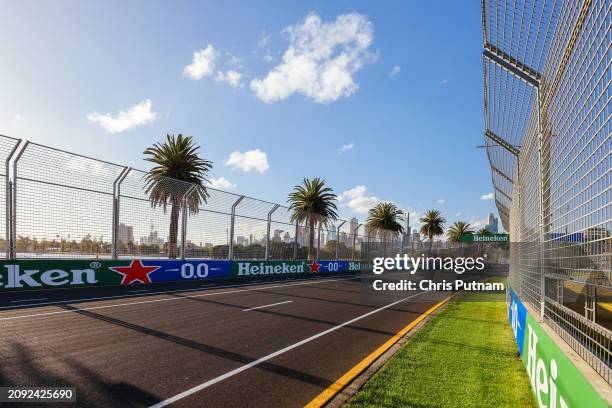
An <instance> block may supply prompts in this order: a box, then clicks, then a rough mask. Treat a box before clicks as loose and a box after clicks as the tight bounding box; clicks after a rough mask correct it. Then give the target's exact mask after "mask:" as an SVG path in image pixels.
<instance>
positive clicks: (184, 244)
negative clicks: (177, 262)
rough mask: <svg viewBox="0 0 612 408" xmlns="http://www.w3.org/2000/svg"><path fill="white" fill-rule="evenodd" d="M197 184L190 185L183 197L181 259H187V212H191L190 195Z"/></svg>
mask: <svg viewBox="0 0 612 408" xmlns="http://www.w3.org/2000/svg"><path fill="white" fill-rule="evenodd" d="M195 188H196V186H195V184H192V185H191V187H189V189H188V190H187V192H186V193H185V194H184V195H183V199H182V203H181V207H182V211H183V214H181V215H182V217H183V218H182V220H181V221H182V222H181V224H182V225H181V259H183V260H184V259H185V249H186V248H187V214H188V212H189V203H188V200H189V196H190V195H191V193H193V190H195Z"/></svg>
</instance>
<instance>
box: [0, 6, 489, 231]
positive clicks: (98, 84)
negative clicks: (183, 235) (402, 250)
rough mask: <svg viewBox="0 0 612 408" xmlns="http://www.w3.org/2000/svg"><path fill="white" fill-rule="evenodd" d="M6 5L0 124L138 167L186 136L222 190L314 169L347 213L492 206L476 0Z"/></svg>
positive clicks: (456, 212)
mask: <svg viewBox="0 0 612 408" xmlns="http://www.w3.org/2000/svg"><path fill="white" fill-rule="evenodd" d="M2 15H3V24H2V25H0V38H2V41H0V55H2V64H0V89H1V90H2V93H1V95H2V97H1V98H0V133H2V134H6V135H9V136H14V137H20V138H25V139H30V140H33V141H36V142H39V143H43V144H48V145H51V146H55V147H59V148H63V149H67V150H71V151H75V152H79V153H82V154H86V155H90V156H93V157H98V158H101V159H105V160H108V161H112V162H116V163H119V164H126V165H132V166H134V167H137V168H141V169H144V170H146V169H147V165H146V163H145V162H144V161H143V160H142V157H143V156H142V151H143V150H144V149H145V148H146V147H147V146H149V145H151V144H152V143H154V142H156V141H161V140H163V139H164V137H165V135H166V134H167V133H184V134H188V135H192V136H194V138H195V139H196V141H197V142H198V144H199V145H200V146H201V152H202V154H203V155H204V156H205V157H206V158H208V159H210V160H213V161H214V163H215V166H214V169H213V172H212V174H211V177H212V179H213V183H214V185H215V186H217V187H219V188H221V189H224V190H228V191H233V192H237V193H241V194H246V195H249V196H253V197H257V198H262V199H265V200H269V201H278V202H284V201H285V200H286V197H287V194H288V192H289V191H290V189H291V188H292V187H293V186H294V185H295V184H297V183H299V182H300V180H301V179H302V178H303V177H314V176H318V177H322V178H324V179H325V180H326V181H327V182H328V183H329V184H330V185H331V186H332V187H333V188H334V189H335V191H336V192H337V194H338V195H339V197H340V199H341V215H342V216H344V217H351V216H357V217H358V218H361V219H364V218H365V216H366V212H367V209H368V208H370V207H371V206H372V205H373V204H375V203H376V202H378V201H380V200H390V201H393V202H395V203H396V204H398V205H399V206H401V207H402V208H405V209H407V210H410V211H411V212H412V213H413V214H417V215H418V214H421V213H422V212H423V211H425V210H427V209H430V208H437V209H439V210H441V211H442V213H443V214H444V215H445V216H446V217H447V219H448V220H449V221H455V220H458V219H461V220H466V221H471V222H473V223H481V220H483V219H485V217H486V214H487V213H488V212H489V211H494V209H495V207H494V201H493V200H492V199H491V198H492V193H491V192H492V187H491V181H490V173H489V169H488V165H487V161H486V158H485V153H484V151H482V150H481V149H476V148H475V146H476V145H479V144H481V143H482V134H483V120H482V67H481V41H482V40H481V38H482V37H481V28H480V24H481V21H480V3H478V2H457V1H446V2H417V1H414V2H409V1H385V2H372V1H369V2H365V1H364V2H360V1H335V2H329V1H319V2H317V1H315V2H309V1H308V2H307V1H300V2H297V1H296V2H289V1H268V2H261V3H258V2H252V1H248V2H247V1H244V2H234V1H224V2H217V1H210V2H205V1H198V2H189V1H181V2H167V1H163V2H162V1H146V2H145V1H129V2H123V1H104V2H102V1H99V2H94V1H88V2H83V1H76V0H75V1H53V2H50V1H48V2H41V1H24V0H19V1H11V0H8V1H7V0H4V1H3V2H2ZM413 218H414V217H413ZM412 224H413V225H414V223H412Z"/></svg>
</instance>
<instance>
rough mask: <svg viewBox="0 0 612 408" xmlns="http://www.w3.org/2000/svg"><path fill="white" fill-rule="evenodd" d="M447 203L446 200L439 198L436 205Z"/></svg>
mask: <svg viewBox="0 0 612 408" xmlns="http://www.w3.org/2000/svg"><path fill="white" fill-rule="evenodd" d="M445 202H446V198H439V199H438V200H436V203H438V204H444V203H445Z"/></svg>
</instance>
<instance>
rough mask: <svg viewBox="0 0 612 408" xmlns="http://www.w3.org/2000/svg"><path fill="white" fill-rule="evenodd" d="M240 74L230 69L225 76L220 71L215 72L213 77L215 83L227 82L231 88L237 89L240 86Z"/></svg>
mask: <svg viewBox="0 0 612 408" xmlns="http://www.w3.org/2000/svg"><path fill="white" fill-rule="evenodd" d="M241 80H242V74H241V73H240V72H238V71H234V70H233V69H230V70H229V71H227V72H226V73H225V74H224V73H223V72H221V71H218V72H217V76H216V77H215V81H217V82H227V83H228V84H230V85H231V86H234V87H238V86H243V85H242V82H241Z"/></svg>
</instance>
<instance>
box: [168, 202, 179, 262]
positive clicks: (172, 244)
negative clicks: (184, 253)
mask: <svg viewBox="0 0 612 408" xmlns="http://www.w3.org/2000/svg"><path fill="white" fill-rule="evenodd" d="M173 201H174V202H173V203H172V209H171V210H170V236H169V237H168V258H170V259H176V258H178V246H177V241H178V222H179V215H180V212H181V204H180V199H178V200H177V199H174V200H173Z"/></svg>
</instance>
